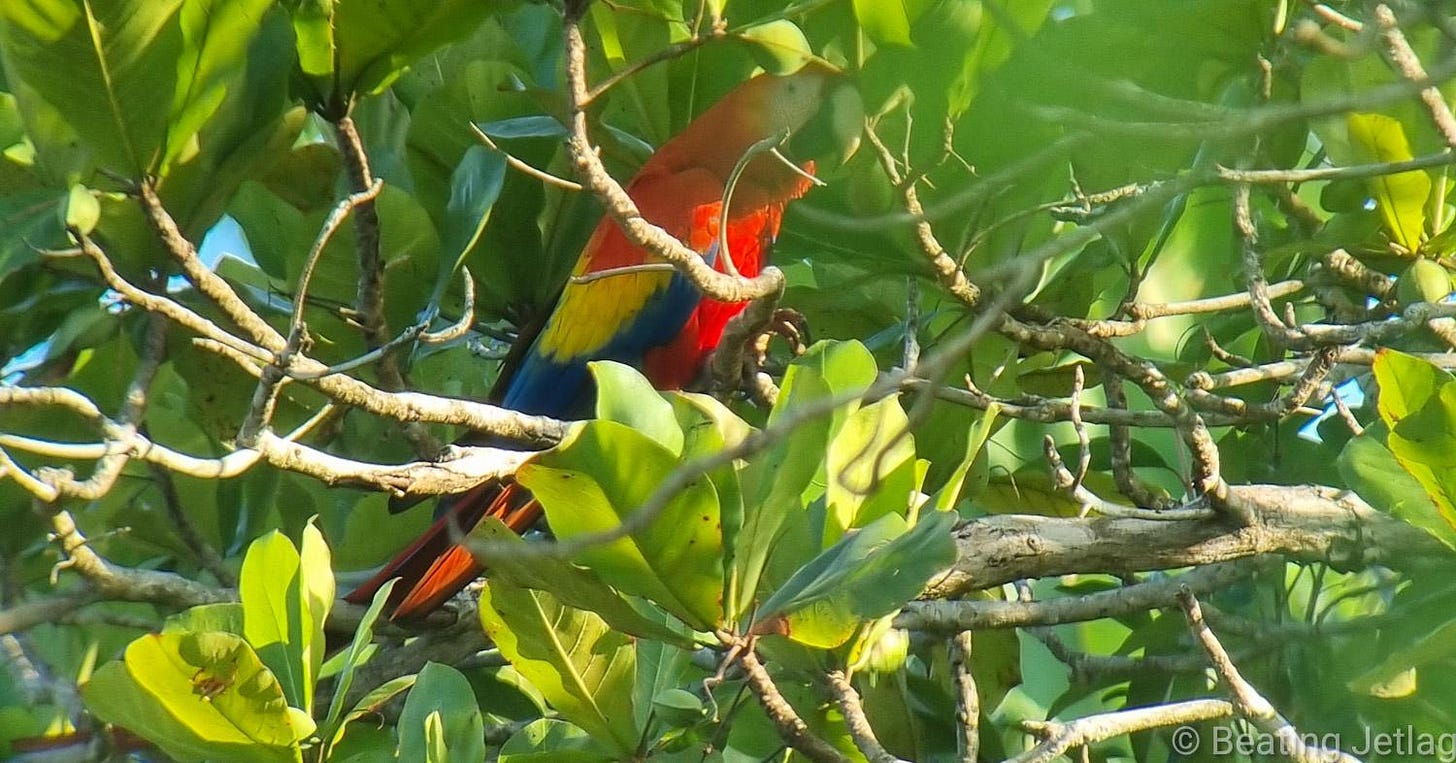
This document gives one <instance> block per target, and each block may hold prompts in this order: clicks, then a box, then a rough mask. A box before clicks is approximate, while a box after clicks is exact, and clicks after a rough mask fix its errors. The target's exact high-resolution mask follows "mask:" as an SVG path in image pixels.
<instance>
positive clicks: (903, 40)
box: [854, 0, 911, 46]
mask: <svg viewBox="0 0 1456 763" xmlns="http://www.w3.org/2000/svg"><path fill="white" fill-rule="evenodd" d="M906 5H907V3H906V2H905V0H854V17H855V20H856V21H858V22H859V25H860V28H861V29H863V30H864V33H865V34H866V35H867V36H869V38H870V39H871V40H874V41H875V42H877V43H882V44H890V45H906V46H908V45H910V44H911V42H910V15H909V9H908V8H906Z"/></svg>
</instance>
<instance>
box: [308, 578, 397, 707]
mask: <svg viewBox="0 0 1456 763" xmlns="http://www.w3.org/2000/svg"><path fill="white" fill-rule="evenodd" d="M397 582H399V580H398V578H395V579H391V580H389V581H387V582H386V583H385V584H384V585H383V586H380V588H379V590H378V591H375V592H374V599H373V600H372V601H370V602H369V609H367V610H365V611H364V617H362V618H360V620H359V627H357V628H355V629H354V640H353V641H351V642H350V643H349V651H348V653H347V655H346V656H345V657H344V667H343V669H342V670H340V671H339V677H338V679H337V680H336V681H335V682H334V697H333V699H332V700H330V701H329V714H328V716H327V717H326V720H325V721H324V733H325V734H328V732H329V731H330V730H333V729H337V728H338V726H339V724H340V719H341V718H342V717H343V714H344V698H345V697H347V696H348V695H349V687H350V686H352V685H353V683H354V674H355V673H357V672H358V670H359V665H360V664H361V663H362V662H363V661H364V654H365V649H366V647H368V646H369V645H370V644H371V643H373V642H374V623H375V622H376V621H378V620H379V613H381V612H383V611H384V605H385V603H387V602H388V601H389V594H390V593H391V592H392V591H394V584H395V583H397Z"/></svg>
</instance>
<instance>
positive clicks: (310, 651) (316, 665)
mask: <svg viewBox="0 0 1456 763" xmlns="http://www.w3.org/2000/svg"><path fill="white" fill-rule="evenodd" d="M317 521H318V517H316V516H315V517H310V518H309V520H308V524H306V525H304V526H303V542H302V543H301V544H300V548H299V555H298V556H299V569H298V573H299V584H300V585H301V586H302V589H303V599H304V601H303V604H304V611H305V612H306V613H307V616H308V618H309V622H310V623H312V625H313V632H312V633H311V634H309V637H308V639H307V641H306V642H305V644H306V646H305V658H306V661H307V666H308V675H307V676H306V679H305V680H307V681H308V682H309V685H308V688H307V691H306V692H305V693H304V699H305V701H306V702H307V704H305V705H303V709H304V710H308V711H311V710H312V709H313V683H314V682H315V681H317V680H318V676H319V669H320V668H322V667H323V664H324V653H325V651H326V650H327V648H328V647H327V644H326V642H325V638H324V624H325V623H326V622H328V619H329V612H330V610H332V609H333V607H334V569H333V560H332V559H331V558H330V556H329V546H328V544H327V543H325V542H324V536H323V533H321V532H319V529H318V527H317V526H316V525H315V523H316V522H317Z"/></svg>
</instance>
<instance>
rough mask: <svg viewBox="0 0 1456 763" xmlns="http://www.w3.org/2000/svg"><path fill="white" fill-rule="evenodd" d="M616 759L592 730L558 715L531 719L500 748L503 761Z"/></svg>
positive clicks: (578, 762) (586, 762)
mask: <svg viewBox="0 0 1456 763" xmlns="http://www.w3.org/2000/svg"><path fill="white" fill-rule="evenodd" d="M617 759H618V758H617V756H615V755H613V754H612V753H611V751H610V750H607V749H604V748H603V747H602V746H601V745H600V744H598V743H597V742H596V740H594V739H593V738H592V736H591V735H590V734H588V733H586V732H585V731H583V730H582V729H581V728H579V727H577V726H573V725H572V724H570V723H567V722H566V721H563V720H558V719H556V718H537V719H536V720H534V721H531V722H530V723H528V724H526V725H525V726H522V727H521V729H520V730H519V731H517V732H516V733H514V734H512V735H511V738H510V739H507V740H506V743H505V744H504V745H501V749H500V763H608V762H609V761H613V760H617Z"/></svg>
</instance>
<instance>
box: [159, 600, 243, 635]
mask: <svg viewBox="0 0 1456 763" xmlns="http://www.w3.org/2000/svg"><path fill="white" fill-rule="evenodd" d="M202 631H221V632H223V633H231V634H234V635H237V636H241V635H243V605H241V604H239V603H237V602H233V601H228V602H223V603H221V604H203V605H201V606H196V607H192V608H190V609H187V610H185V611H182V612H179V613H177V614H175V615H172V616H170V617H168V618H167V620H166V622H164V623H162V632H163V633H187V632H192V633H200V632H202Z"/></svg>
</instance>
